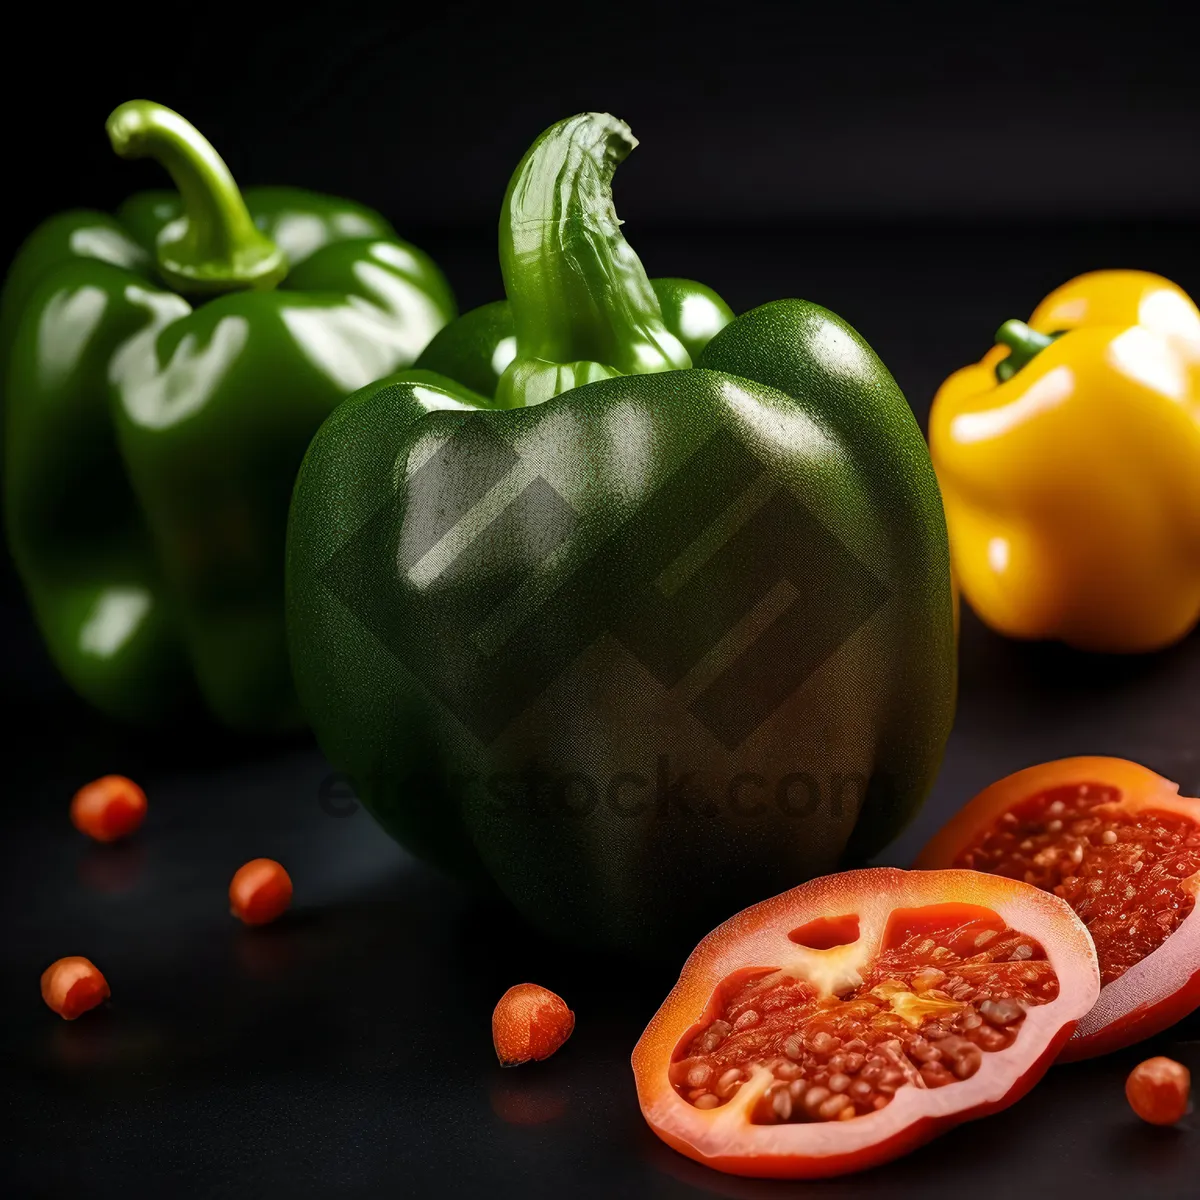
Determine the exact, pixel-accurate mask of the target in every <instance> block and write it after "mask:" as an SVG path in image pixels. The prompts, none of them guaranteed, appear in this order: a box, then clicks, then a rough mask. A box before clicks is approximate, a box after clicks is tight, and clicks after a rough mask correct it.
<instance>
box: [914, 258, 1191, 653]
mask: <svg viewBox="0 0 1200 1200" xmlns="http://www.w3.org/2000/svg"><path fill="white" fill-rule="evenodd" d="M929 445H930V451H931V453H932V455H933V461H934V466H935V467H936V469H937V473H938V480H939V483H940V484H941V489H942V496H943V499H944V502H945V508H946V521H947V525H948V527H949V531H950V544H951V552H952V556H953V561H954V571H955V578H956V580H957V582H958V584H959V586H960V587H961V589H962V593H963V595H964V597H965V598H966V600H967V601H968V603H969V604H970V605H971V607H972V608H973V609H974V610H975V612H976V613H977V614H978V615H979V617H980V618H981V619H982V620H983V621H984V622H985V623H986V624H987V625H989V626H991V627H992V628H993V629H995V630H996V631H998V632H1000V633H1003V634H1007V635H1009V636H1011V637H1016V638H1026V639H1049V640H1058V641H1062V642H1065V643H1067V644H1068V645H1070V646H1074V647H1076V648H1078V649H1081V650H1090V651H1104V652H1112V653H1140V652H1145V651H1152V650H1159V649H1162V648H1163V647H1166V646H1170V645H1172V644H1173V643H1175V642H1177V641H1179V640H1180V639H1181V638H1183V637H1184V636H1186V634H1187V633H1188V632H1189V631H1190V630H1191V629H1193V628H1194V627H1195V626H1196V624H1197V621H1200V559H1198V558H1197V555H1196V550H1195V547H1196V546H1197V545H1198V544H1200V503H1198V500H1197V490H1196V489H1197V480H1198V479H1200V310H1197V308H1196V305H1195V304H1194V303H1193V302H1192V300H1191V299H1190V298H1189V297H1188V296H1187V295H1186V294H1185V293H1184V292H1183V291H1182V290H1181V289H1180V288H1179V287H1177V286H1176V285H1175V284H1173V283H1171V282H1170V281H1169V280H1167V279H1163V278H1162V277H1161V276H1158V275H1151V274H1148V273H1146V272H1143V271H1096V272H1093V273H1091V274H1087V275H1081V276H1079V277H1078V278H1077V279H1073V280H1071V281H1070V282H1069V283H1066V284H1064V285H1063V286H1062V287H1060V288H1058V289H1057V290H1056V291H1055V292H1052V293H1051V294H1050V295H1049V296H1047V297H1046V299H1045V300H1043V301H1042V303H1041V304H1040V305H1038V307H1037V309H1036V310H1035V311H1034V313H1033V315H1032V316H1031V317H1030V319H1029V321H1028V323H1024V322H1021V321H1007V322H1005V323H1004V325H1002V326H1001V328H1000V331H999V332H998V333H997V335H996V345H995V346H993V348H992V349H991V350H989V351H988V353H987V354H986V355H985V356H984V357H983V359H982V360H981V361H980V362H979V363H976V364H974V365H972V366H969V367H964V368H963V369H962V370H959V371H956V372H955V373H954V374H953V375H951V376H950V378H949V379H947V380H946V382H945V383H944V384H943V385H942V386H941V388H940V389H939V390H938V393H937V395H936V397H935V398H934V402H933V410H932V413H931V415H930V422H929Z"/></svg>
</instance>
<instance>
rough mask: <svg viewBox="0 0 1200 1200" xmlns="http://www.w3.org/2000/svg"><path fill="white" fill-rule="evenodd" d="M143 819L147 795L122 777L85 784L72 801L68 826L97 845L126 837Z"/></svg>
mask: <svg viewBox="0 0 1200 1200" xmlns="http://www.w3.org/2000/svg"><path fill="white" fill-rule="evenodd" d="M145 816H146V793H145V792H143V791H142V789H141V788H140V787H138V785H137V784H136V783H134V782H133V780H132V779H126V778H125V776H124V775H105V776H103V777H102V778H100V779H95V780H93V781H92V782H91V783H88V784H84V786H83V787H81V788H80V789H79V791H77V792H76V793H75V796H74V798H73V799H72V800H71V823H72V824H73V825H74V826H75V828H76V829H78V830H79V832H80V833H86V834H87V836H88V837H90V838H94V839H95V840H96V841H98V842H115V841H116V840H117V839H118V838H123V837H128V836H129V835H130V834H131V833H133V832H134V830H136V829H137V827H138V826H139V825H140V824H141V823H142V821H143V819H144V818H145Z"/></svg>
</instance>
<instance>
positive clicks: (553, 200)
mask: <svg viewBox="0 0 1200 1200" xmlns="http://www.w3.org/2000/svg"><path fill="white" fill-rule="evenodd" d="M575 121H576V125H575V126H573V127H571V129H570V130H569V131H563V132H559V133H556V134H555V135H554V136H550V133H551V132H552V131H547V133H546V134H544V135H543V136H542V137H541V138H539V139H538V141H536V142H535V143H534V144H533V146H532V147H530V149H529V151H528V153H527V154H526V155H525V157H524V159H523V160H522V161H521V164H520V166H518V168H517V171H516V173H515V174H514V175H513V179H512V183H511V184H510V185H509V190H508V195H507V196H506V197H505V217H504V219H503V220H502V221H501V224H500V258H501V262H502V263H503V264H504V265H505V271H504V281H505V290H506V291H507V293H508V299H507V300H497V301H494V302H493V303H491V304H485V305H482V306H481V307H479V308H476V309H472V310H471V311H470V312H468V313H464V314H463V316H461V317H459V318H458V320H457V321H452V322H451V323H450V324H449V325H447V326H446V328H445V329H443V330H442V331H441V332H440V333H439V334H438V335H437V336H436V337H435V338H434V339H433V340H432V341H431V342H430V343H429V345H428V346H426V347H425V350H424V351H423V352H422V354H421V356H420V358H418V359H417V364H416V365H417V367H418V368H420V369H422V370H427V371H435V372H437V373H438V374H439V375H445V376H447V377H448V378H450V379H454V380H457V381H458V382H459V383H461V384H464V385H465V386H467V387H468V388H470V389H471V390H472V391H474V392H477V393H479V394H480V395H482V396H485V397H488V398H490V399H492V400H493V402H494V404H495V405H496V406H498V407H500V408H515V407H521V406H523V405H527V404H536V403H540V402H541V401H542V400H546V399H549V398H550V397H552V396H557V395H559V394H560V393H561V392H565V391H568V390H569V389H570V388H571V387H574V386H578V385H579V384H582V383H589V382H592V381H594V380H596V379H603V378H607V377H609V376H611V375H613V374H644V373H647V372H652V371H660V370H670V369H672V368H673V367H690V366H691V365H692V360H693V359H694V358H695V357H696V356H697V355H698V354H699V353H700V352H701V351H702V350H703V349H704V347H705V346H706V345H707V344H708V343H709V341H710V340H711V339H712V337H713V336H714V335H715V334H716V333H717V332H719V331H720V330H721V329H723V328H724V327H725V326H726V325H728V324H729V322H730V321H732V320H733V310H732V309H731V308H730V307H729V305H727V304H726V303H725V301H724V300H722V299H721V297H720V296H718V295H717V293H716V292H714V291H713V290H712V288H709V287H706V286H705V285H704V284H702V283H697V282H695V280H691V279H655V280H647V279H646V277H645V272H644V271H643V269H642V265H641V263H640V262H639V261H638V259H637V255H636V254H634V252H633V250H632V249H631V248H630V247H629V245H628V243H627V242H626V241H625V240H624V238H621V237H619V236H618V237H611V236H604V237H602V239H601V243H600V244H601V245H602V246H603V249H604V252H605V253H604V255H599V254H597V252H596V249H595V248H594V247H593V246H592V245H591V244H590V239H589V237H588V236H587V235H586V232H585V230H584V228H583V223H584V222H585V221H590V222H592V223H593V224H594V225H596V226H598V227H599V230H600V231H602V232H603V233H604V234H606V235H608V234H616V233H618V232H619V227H620V222H619V221H618V219H617V215H616V212H615V210H614V209H613V205H612V195H611V191H610V182H609V178H607V177H606V176H605V174H604V172H598V171H591V170H582V169H581V168H582V167H583V165H584V164H585V163H588V162H590V161H591V158H590V156H592V155H595V154H596V153H597V145H596V143H595V141H594V139H596V138H605V137H607V136H608V135H607V134H606V133H605V132H604V130H605V128H606V127H605V126H603V125H602V124H598V123H596V122H593V121H590V120H589V119H588V116H587V115H585V116H582V117H577V118H575ZM557 128H558V127H555V129H557ZM623 136H624V140H621V141H619V143H618V144H616V145H613V144H606V147H605V149H604V151H603V153H605V154H607V155H609V156H610V162H609V164H608V168H607V170H608V174H609V175H611V170H612V169H613V168H615V167H616V165H617V163H618V162H620V161H621V159H623V158H624V157H625V156H626V155H627V154H628V153H629V151H630V150H632V149H633V148H634V147H635V146H636V145H637V141H636V139H635V138H633V136H632V135H631V134H630V133H629V132H628V128H626V131H625V134H624V135H623ZM563 183H566V184H567V186H568V187H569V188H571V189H573V190H572V194H571V198H570V201H569V203H568V204H564V202H563V198H562V196H558V197H555V195H554V194H553V189H554V188H555V187H557V186H558V185H559V184H563ZM548 189H549V190H548ZM547 218H549V219H552V220H554V221H555V222H556V223H557V224H556V227H555V235H554V237H552V238H547V237H546V236H545V225H544V222H545V221H546V219H547ZM575 254H578V255H579V261H578V262H577V263H576V264H574V266H573V268H572V269H569V270H564V269H563V260H564V258H569V257H571V256H572V255H575ZM605 271H608V272H611V274H610V275H609V276H608V277H607V278H602V274H603V273H604V272H605ZM605 309H607V311H605ZM518 347H520V353H519V354H518ZM574 354H579V355H581V356H582V358H581V361H578V362H572V361H571V356H572V355H574ZM514 359H519V361H517V362H516V363H514Z"/></svg>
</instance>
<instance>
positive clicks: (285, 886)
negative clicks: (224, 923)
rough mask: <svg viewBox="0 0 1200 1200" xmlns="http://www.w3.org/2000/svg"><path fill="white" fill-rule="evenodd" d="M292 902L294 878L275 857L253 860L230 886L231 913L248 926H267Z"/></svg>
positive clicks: (243, 867)
mask: <svg viewBox="0 0 1200 1200" xmlns="http://www.w3.org/2000/svg"><path fill="white" fill-rule="evenodd" d="M291 903H292V878H291V876H290V875H289V874H288V873H287V871H285V870H284V868H283V866H282V865H281V864H280V863H277V862H276V861H275V860H274V859H273V858H252V859H251V860H250V861H249V862H248V863H244V864H243V865H242V866H240V867H238V869H237V871H235V872H234V876H233V879H232V880H231V881H230V883H229V911H230V912H231V913H232V914H233V915H234V916H235V917H237V919H238V920H239V921H241V922H242V923H243V924H245V925H268V924H270V922H272V921H275V920H277V919H278V918H279V917H281V916H283V914H284V913H285V912H286V911H287V910H288V907H289V906H290V905H291Z"/></svg>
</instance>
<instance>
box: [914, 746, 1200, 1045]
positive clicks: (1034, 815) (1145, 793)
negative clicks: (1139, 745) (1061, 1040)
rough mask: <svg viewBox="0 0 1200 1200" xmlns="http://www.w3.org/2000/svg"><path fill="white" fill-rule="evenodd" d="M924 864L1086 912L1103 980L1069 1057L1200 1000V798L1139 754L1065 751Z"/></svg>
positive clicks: (960, 828) (1171, 1018) (1003, 784)
mask: <svg viewBox="0 0 1200 1200" xmlns="http://www.w3.org/2000/svg"><path fill="white" fill-rule="evenodd" d="M917 866H918V867H966V868H970V869H972V870H979V871H988V872H992V873H994V874H998V875H1004V876H1008V877H1010V878H1015V879H1022V880H1024V881H1025V882H1027V883H1031V884H1034V885H1035V886H1037V887H1040V888H1043V889H1044V890H1046V891H1048V892H1053V893H1054V894H1055V895H1057V896H1061V897H1062V898H1063V899H1064V900H1066V901H1067V902H1068V903H1069V904H1070V905H1071V907H1072V908H1073V909H1074V910H1075V911H1076V913H1078V915H1079V917H1080V918H1081V920H1082V921H1083V923H1084V924H1085V925H1086V926H1087V927H1088V931H1089V932H1090V933H1091V935H1092V940H1093V941H1094V942H1095V945H1096V953H1097V954H1098V955H1099V958H1100V979H1101V983H1102V985H1103V989H1102V991H1101V992H1100V999H1099V1001H1098V1002H1097V1004H1096V1007H1095V1008H1094V1009H1093V1010H1092V1011H1091V1012H1090V1013H1088V1015H1087V1016H1086V1017H1084V1019H1083V1020H1082V1021H1080V1023H1079V1027H1078V1028H1077V1029H1076V1031H1075V1035H1074V1037H1073V1038H1072V1039H1071V1041H1070V1042H1069V1043H1068V1044H1067V1045H1066V1046H1065V1047H1064V1048H1063V1053H1062V1056H1061V1058H1062V1061H1064V1062H1071V1061H1074V1060H1075V1059H1080V1058H1091V1057H1092V1056H1094V1055H1097V1054H1107V1053H1108V1052H1109V1051H1110V1050H1117V1049H1119V1048H1120V1047H1122V1046H1128V1045H1131V1044H1132V1043H1134V1042H1139V1041H1141V1040H1142V1039H1143V1038H1147V1037H1150V1036H1151V1035H1152V1034H1155V1033H1158V1032H1159V1031H1160V1030H1163V1029H1166V1028H1167V1027H1168V1026H1169V1025H1173V1024H1174V1023H1175V1022H1176V1021H1178V1020H1180V1019H1181V1018H1183V1017H1185V1016H1187V1014H1188V1013H1190V1012H1191V1011H1192V1010H1193V1009H1195V1008H1196V1007H1197V1006H1200V912H1198V911H1197V908H1196V897H1197V895H1198V894H1200V800H1192V799H1189V798H1187V797H1186V796H1181V795H1179V786H1178V785H1177V784H1174V783H1171V782H1170V781H1169V780H1167V779H1163V778H1162V776H1161V775H1156V774H1155V773H1154V772H1153V771H1149V770H1147V769H1146V768H1145V767H1140V766H1138V765H1137V763H1131V762H1127V761H1126V760H1125V759H1121V758H1064V759H1060V760H1059V761H1058V762H1051V763H1044V764H1043V765H1041V766H1037V767H1029V768H1027V769H1026V770H1024V771H1018V772H1017V773H1016V774H1015V775H1009V776H1008V777H1007V778H1005V779H1001V780H1000V781H999V782H998V783H994V784H992V786H991V787H989V788H986V789H985V790H984V791H982V792H980V794H979V795H978V796H976V797H975V799H974V800H972V801H971V802H970V804H968V805H967V806H966V807H965V808H963V809H962V811H961V812H959V814H958V815H957V816H956V817H954V819H953V820H951V821H950V822H949V823H948V824H947V825H946V826H945V828H944V829H942V831H941V832H940V833H939V834H938V835H937V836H936V837H935V838H934V839H933V841H931V842H930V843H929V845H928V846H926V847H925V849H924V851H923V852H922V853H921V856H920V858H919V859H918V860H917Z"/></svg>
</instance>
